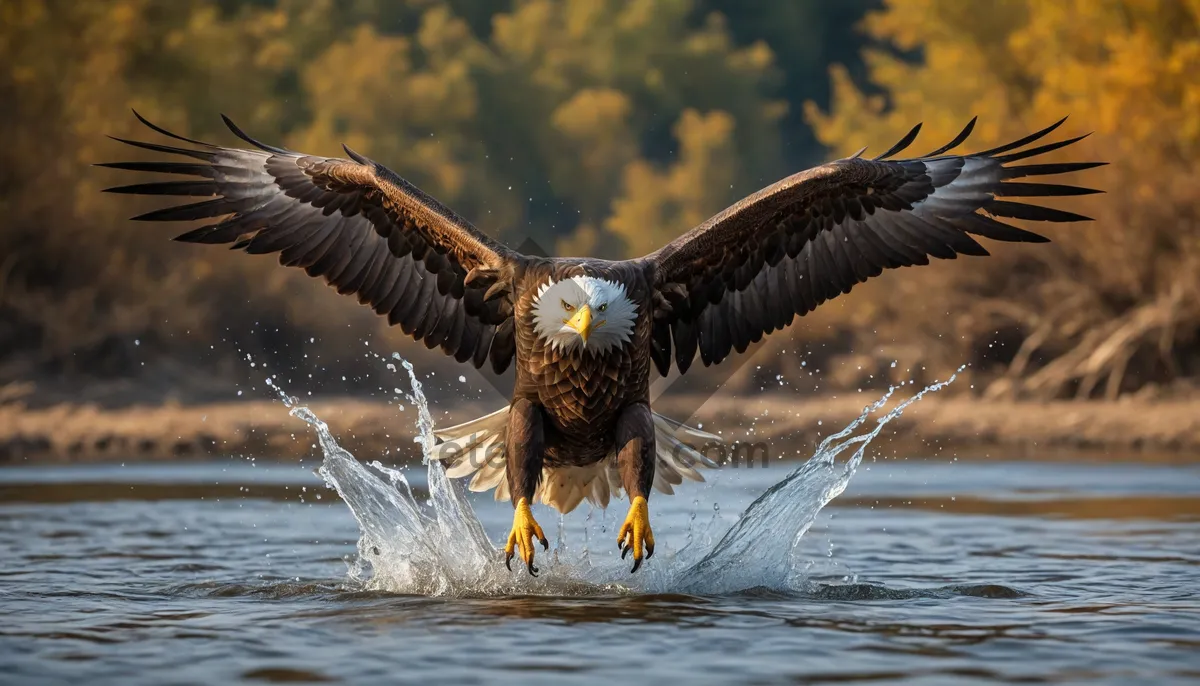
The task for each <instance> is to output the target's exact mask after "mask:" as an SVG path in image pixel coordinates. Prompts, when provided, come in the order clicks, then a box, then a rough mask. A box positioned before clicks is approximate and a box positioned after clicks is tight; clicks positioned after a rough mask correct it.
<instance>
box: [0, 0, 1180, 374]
mask: <svg viewBox="0 0 1200 686" xmlns="http://www.w3.org/2000/svg"><path fill="white" fill-rule="evenodd" d="M864 17H865V19H864ZM1198 22H1200V4H1198V3H1197V2H1195V0H1173V1H1172V0H1157V1H1155V0H1112V1H1108V2H1103V3H1094V2H1090V1H1089V0H1073V1H1070V2H1063V3H1043V2H1040V1H1039V0H989V1H988V2H981V3H961V2H956V1H954V0H890V1H888V2H886V3H884V2H882V0H847V1H844V2H837V3H834V2H771V1H769V0H504V1H499V2H495V1H493V2H483V1H482V0H207V1H206V0H189V1H181V2H163V1H162V0H102V1H96V2H86V3H83V2H75V1H73V0H10V1H9V2H5V3H4V4H3V5H0V65H3V66H0V101H3V102H5V103H9V104H8V106H6V107H3V108H0V127H2V129H3V130H4V131H5V132H7V134H8V135H7V136H6V137H5V138H6V145H5V146H4V148H3V149H2V150H0V156H2V157H3V159H2V160H0V216H3V217H4V219H3V231H2V233H0V383H3V382H4V381H8V380H13V379H23V378H33V379H41V380H42V382H43V385H45V384H48V383H59V384H67V385H68V386H71V387H74V386H78V385H88V384H94V382H96V381H97V380H98V379H126V380H127V379H129V378H131V377H139V376H140V377H142V379H143V382H142V383H143V385H144V384H145V383H149V382H148V381H146V380H147V379H152V378H153V379H162V383H163V384H164V385H165V386H168V387H171V388H180V387H182V386H183V385H185V384H187V383H200V382H199V381H197V379H198V378H199V379H226V378H230V377H237V376H239V375H244V374H245V373H246V370H245V366H246V364H245V362H244V361H243V360H242V359H241V357H242V356H244V355H247V354H249V355H252V356H259V358H260V359H261V358H264V357H265V358H269V359H270V360H271V362H272V364H273V366H274V367H275V368H277V369H278V368H281V367H282V368H285V369H292V370H297V371H300V370H303V371H304V372H305V374H307V373H313V374H314V380H315V381H314V383H316V382H320V384H321V387H322V388H324V389H325V390H330V391H335V392H336V391H340V390H349V389H352V388H353V387H354V386H353V382H354V379H355V377H356V375H365V374H367V373H368V371H369V370H370V369H373V363H372V362H371V361H370V360H369V359H366V358H362V359H360V358H359V354H358V353H357V352H347V351H353V350H359V349H361V347H362V342H363V341H367V342H368V343H370V344H372V345H375V344H378V345H377V346H376V347H386V348H387V349H389V350H400V351H403V352H404V353H405V354H409V353H411V354H413V355H414V356H416V355H417V353H416V350H415V348H417V347H419V346H417V345H416V344H413V343H411V342H407V341H403V336H402V334H400V333H399V332H398V331H388V330H386V327H384V326H382V323H381V322H380V321H377V320H376V319H375V318H373V317H372V316H371V315H370V313H369V312H368V311H366V310H365V309H363V308H358V307H355V306H354V305H353V303H352V302H350V301H347V300H345V299H343V298H340V297H338V296H336V294H334V293H333V292H332V291H330V290H329V289H326V288H324V287H323V286H322V285H321V284H319V283H313V282H312V280H310V279H308V278H307V277H305V276H304V275H303V274H302V273H300V272H298V271H297V270H284V269H280V268H278V267H277V266H275V264H274V262H273V260H272V259H271V258H261V257H260V258H248V257H245V256H243V255H240V254H238V255H231V254H228V253H227V252H225V251H220V250H216V249H203V248H197V247H195V246H179V245H176V244H173V243H171V242H169V241H167V240H165V239H166V238H167V237H168V235H169V234H165V233H164V232H165V231H170V229H166V228H163V227H156V226H152V225H151V226H147V225H137V224H131V223H129V222H127V221H125V219H126V218H127V217H128V216H131V215H132V214H133V213H135V212H137V211H139V210H142V209H145V208H141V207H132V206H131V203H130V199H129V198H125V197H121V198H114V197H112V196H105V195H103V194H101V193H99V192H98V191H99V190H100V189H102V188H104V187H106V186H110V185H116V184H117V183H121V182H124V181H127V180H128V176H126V177H121V176H119V173H118V172H113V173H110V172H109V171H108V170H102V169H97V168H93V167H90V166H89V165H90V163H93V162H100V161H112V160H114V159H118V158H125V157H127V156H129V155H130V152H129V151H128V149H122V148H123V146H120V145H119V144H116V143H114V142H112V141H110V140H108V139H107V138H105V135H115V136H121V137H135V138H145V137H146V135H147V132H146V131H145V130H144V129H142V128H141V127H140V125H138V124H137V123H136V121H134V119H133V117H132V116H131V115H130V114H129V112H128V108H130V107H134V108H136V109H137V110H138V111H139V112H141V113H143V114H144V115H146V116H147V117H149V118H150V119H151V120H152V121H155V122H156V123H159V124H161V125H163V126H165V127H166V128H168V129H171V130H175V131H178V132H180V133H183V134H186V135H189V136H192V137H196V138H201V139H207V140H212V141H214V142H224V143H229V142H230V141H231V136H230V135H229V134H228V133H227V132H225V131H224V130H223V128H222V127H221V125H220V120H219V118H218V117H217V116H216V113H217V112H225V113H226V114H229V115H230V116H231V117H232V118H233V119H234V120H235V121H237V122H238V123H239V124H240V125H241V126H242V127H243V128H244V129H246V130H247V131H248V132H250V133H251V134H252V135H255V136H256V137H258V138H260V139H263V140H266V141H268V142H272V143H278V144H283V145H285V146H287V147H290V148H293V149H298V150H303V151H305V152H311V153H314V154H326V155H340V154H341V152H340V144H341V143H343V142H345V143H347V144H348V145H350V146H351V147H353V148H355V149H357V150H360V151H362V152H363V153H364V154H367V155H369V156H371V157H372V158H374V159H377V160H379V161H381V162H383V163H385V164H387V165H388V166H389V167H391V168H393V169H394V170H396V171H397V172H398V173H400V174H401V175H402V176H404V177H406V178H407V179H409V180H410V181H412V182H413V183H415V184H417V185H418V186H420V187H422V188H423V189H425V190H426V191H428V192H430V193H431V194H433V195H434V196H435V197H437V198H439V199H440V200H442V201H443V202H444V203H446V204H447V205H449V206H451V207H454V208H455V209H456V210H458V211H459V212H460V213H461V214H463V215H464V216H466V217H468V218H469V219H471V220H472V221H473V222H474V223H475V224H476V225H478V226H479V227H480V228H482V229H484V230H485V231H489V232H492V233H493V234H494V235H497V236H499V237H500V238H501V239H503V240H505V241H506V242H508V243H510V244H511V245H514V246H515V247H521V246H525V247H528V246H529V245H531V244H529V243H527V241H532V242H533V243H532V244H533V245H537V246H541V248H542V249H544V250H546V251H549V252H554V253H558V254H593V255H599V256H605V257H622V256H628V255H635V254H642V253H645V252H648V251H650V250H652V249H654V248H655V247H657V246H659V245H661V244H662V243H664V242H666V241H667V240H669V239H671V238H673V237H674V236H676V235H678V233H680V232H681V231H683V230H686V229H687V228H689V227H691V226H692V225H694V224H697V223H699V222H701V221H703V220H704V219H705V218H706V217H708V216H709V215H711V214H712V213H714V212H716V211H718V210H720V209H721V208H723V207H725V206H726V205H728V204H729V203H730V202H732V201H734V200H736V199H737V198H739V197H741V196H743V195H745V194H747V193H749V192H752V191H754V190H756V189H757V188H759V187H761V186H763V185H766V184H767V183H770V182H772V181H774V180H775V179H777V178H780V177H782V176H784V175H786V174H788V173H791V172H794V171H796V170H799V169H801V168H804V167H806V166H810V165H812V164H815V163H817V162H819V161H821V160H822V159H824V158H826V157H827V156H828V151H831V152H834V153H838V154H844V153H845V152H847V151H849V150H850V148H854V147H859V146H861V145H862V144H867V143H870V144H872V145H874V146H876V147H879V146H884V145H887V144H890V143H891V142H892V141H893V140H894V139H895V138H897V137H898V136H899V135H900V134H901V133H903V131H902V129H906V128H907V127H908V126H910V125H911V123H913V122H916V121H921V120H924V121H925V122H926V129H925V130H926V134H925V135H926V136H928V137H929V139H933V138H938V139H948V138H949V137H950V136H951V135H953V133H955V132H957V129H958V128H960V127H961V125H962V123H963V122H965V120H966V119H968V118H969V117H970V116H972V115H974V114H980V115H982V116H981V120H980V126H979V127H978V128H977V134H976V135H977V136H978V138H977V139H976V140H975V141H973V143H974V144H975V145H976V146H983V145H986V144H989V143H994V142H997V141H999V139H1002V138H1005V137H1009V136H1012V135H1014V134H1017V133H1024V132H1026V130H1027V129H1029V128H1030V127H1035V126H1040V125H1044V124H1045V123H1048V122H1049V121H1053V120H1054V119H1057V118H1058V117H1059V116H1061V114H1062V113H1067V112H1072V113H1075V114H1076V116H1077V118H1078V119H1079V124H1078V126H1087V127H1089V128H1096V129H1097V130H1098V133H1099V135H1097V136H1095V137H1093V139H1089V142H1088V143H1087V145H1088V146H1090V147H1087V148H1084V149H1083V150H1076V151H1075V154H1076V155H1083V156H1086V157H1099V158H1102V159H1108V160H1112V161H1114V162H1115V163H1116V164H1114V165H1113V166H1112V167H1109V168H1106V169H1105V170H1103V171H1101V172H1092V173H1093V174H1094V176H1093V177H1091V178H1090V179H1089V181H1091V182H1093V183H1094V184H1096V185H1098V186H1100V187H1103V188H1107V189H1109V190H1110V194H1109V195H1108V196H1104V198H1103V199H1102V200H1101V201H1100V202H1099V203H1095V202H1089V204H1088V206H1087V208H1086V210H1085V213H1088V214H1093V215H1095V216H1097V217H1098V218H1099V219H1100V221H1099V222H1097V223H1096V224H1095V225H1094V226H1088V227H1078V226H1072V227H1068V228H1064V229H1063V230H1061V231H1059V232H1057V233H1056V234H1054V237H1055V238H1056V239H1058V242H1057V243H1056V247H1055V248H1054V249H1053V250H1046V249H1045V247H1044V246H1038V247H1037V249H1030V250H1024V249H1021V248H1019V247H1018V248H1004V249H1000V250H998V251H996V252H997V254H998V256H997V257H993V258H990V259H989V260H972V261H969V262H968V263H966V264H954V265H948V264H942V265H939V267H938V268H931V269H924V270H903V273H897V274H892V275H889V276H886V277H884V278H882V279H879V280H878V281H877V282H875V283H870V284H866V285H864V286H860V287H859V288H860V289H861V291H862V292H859V290H856V291H855V293H854V294H852V295H851V296H848V297H846V298H843V299H841V300H839V301H835V302H834V303H832V304H830V305H827V306H826V308H825V309H823V310H821V311H819V312H818V313H816V314H815V315H814V316H810V317H809V318H808V319H807V320H806V321H805V322H803V323H802V324H801V325H800V326H797V327H794V328H795V330H796V331H795V334H796V336H795V337H794V339H793V338H791V337H788V336H776V338H777V339H778V340H774V341H772V342H771V343H770V344H769V345H770V346H771V347H772V348H774V350H775V351H776V352H780V353H782V352H783V351H793V352H794V350H795V349H796V346H797V344H799V346H800V347H801V348H802V349H804V350H807V351H809V352H819V353H820V355H824V358H822V359H825V358H828V357H829V356H830V355H834V354H846V353H848V352H853V351H857V353H858V354H859V355H862V356H865V359H866V366H865V367H864V369H866V370H868V372H869V373H867V374H866V376H867V377H870V378H865V381H868V382H869V381H877V380H879V379H884V378H886V377H887V376H888V372H886V371H883V370H882V369H879V370H876V367H877V366H878V365H879V364H881V363H882V362H881V361H882V360H885V359H899V360H902V361H903V362H904V364H902V365H900V368H901V370H906V369H913V368H916V369H919V368H920V367H921V366H922V365H924V366H925V368H926V369H927V370H928V371H929V373H931V374H933V373H936V372H940V371H943V370H944V369H945V368H948V367H954V366H957V365H958V364H961V363H962V362H972V363H973V365H974V366H973V368H974V370H975V371H976V373H978V374H982V375H983V376H984V378H985V379H986V380H987V381H988V385H987V386H986V387H985V386H982V385H981V386H979V387H978V388H980V389H982V388H987V389H989V390H988V392H991V393H996V394H1034V395H1043V396H1047V395H1064V394H1071V393H1078V394H1082V395H1092V394H1093V391H1095V392H1097V393H1098V392H1102V391H1103V390H1104V389H1107V392H1109V393H1110V394H1111V393H1115V392H1117V391H1118V390H1121V389H1132V388H1137V387H1140V386H1141V385H1143V384H1144V383H1146V382H1150V381H1165V380H1168V379H1170V378H1174V377H1176V376H1179V375H1183V374H1195V373H1197V362H1196V352H1195V334H1196V331H1197V317H1200V314H1197V313H1196V302H1197V298H1196V294H1197V284H1196V277H1195V274H1196V271H1195V266H1194V264H1195V260H1196V258H1197V256H1198V255H1200V249H1198V248H1197V240H1198V239H1197V237H1198V235H1200V232H1198V231H1197V228H1196V225H1195V221H1196V208H1197V204H1196V201H1197V197H1196V193H1197V192H1198V191H1197V188H1200V185H1197V183H1196V181H1197V179H1196V171H1195V170H1194V169H1193V168H1192V167H1193V166H1194V165H1193V164H1192V160H1194V159H1195V153H1196V150H1195V148H1196V145H1197V141H1198V140H1200V108H1198V107H1197V105H1200V87H1198V86H1197V80H1196V79H1195V77H1194V74H1195V73H1197V67H1200V39H1198V38H1197V35H1198ZM830 65H839V66H837V67H835V68H834V69H833V71H832V79H831V78H830V69H829V67H830ZM149 135H151V136H153V134H149ZM938 142H939V143H940V142H942V141H941V140H939V141H938ZM825 146H828V147H825ZM806 324H807V325H806ZM352 346H353V347H352ZM760 355H762V356H763V358H764V359H766V360H767V362H766V363H765V364H764V365H759V366H758V367H759V368H758V369H756V370H755V372H753V373H751V372H747V373H746V374H744V375H743V376H742V378H741V380H742V382H743V383H753V382H754V377H755V375H756V374H761V375H765V374H768V373H772V375H773V373H774V372H776V371H792V372H794V371H796V369H797V368H796V366H795V365H798V364H799V362H798V360H797V356H796V355H795V354H778V355H774V356H772V355H770V354H769V351H768V352H767V353H760ZM427 359H428V363H429V364H432V365H436V364H444V361H442V360H440V359H438V358H435V357H429V358H427ZM830 364H832V362H830ZM827 366H828V365H827ZM842 366H847V365H842ZM852 366H853V367H854V368H855V369H857V368H858V367H863V366H864V365H863V364H854V365H852ZM810 369H811V367H810ZM872 370H875V371H872ZM196 372H201V373H200V374H197V373H196ZM875 372H878V373H875ZM343 374H346V375H348V377H349V379H350V381H347V382H346V383H345V384H341V382H340V380H341V379H342V375H343ZM851 376H853V375H851ZM841 382H842V383H844V384H850V385H857V384H860V383H863V382H864V379H855V378H845V379H842V380H841ZM222 388H224V389H226V390H225V392H227V388H228V386H227V385H226V386H223V387H222ZM1097 389H1099V390H1097Z"/></svg>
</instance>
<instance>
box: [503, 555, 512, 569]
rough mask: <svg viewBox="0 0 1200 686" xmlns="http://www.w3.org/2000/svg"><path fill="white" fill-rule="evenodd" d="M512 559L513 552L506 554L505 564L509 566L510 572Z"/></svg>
mask: <svg viewBox="0 0 1200 686" xmlns="http://www.w3.org/2000/svg"><path fill="white" fill-rule="evenodd" d="M512 559H513V554H512V553H509V554H507V555H505V556H504V566H505V567H508V571H510V572H511V571H512Z"/></svg>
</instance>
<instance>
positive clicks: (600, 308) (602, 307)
mask: <svg viewBox="0 0 1200 686" xmlns="http://www.w3.org/2000/svg"><path fill="white" fill-rule="evenodd" d="M596 309H597V310H599V311H601V312H603V311H605V310H607V309H608V303H601V304H600V307H597V308H596Z"/></svg>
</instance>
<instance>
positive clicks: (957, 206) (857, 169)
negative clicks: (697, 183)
mask: <svg viewBox="0 0 1200 686" xmlns="http://www.w3.org/2000/svg"><path fill="white" fill-rule="evenodd" d="M1063 121H1065V119H1064V120H1060V121H1058V122H1055V123H1054V124H1052V125H1050V126H1048V127H1046V128H1044V129H1041V130H1039V131H1036V132H1034V133H1032V134H1030V135H1028V136H1025V137H1023V138H1020V139H1018V140H1015V141H1013V142H1011V143H1008V144H1005V145H1001V146H998V147H995V148H992V149H991V150H988V151H985V152H981V153H975V154H970V155H947V154H946V153H948V152H949V151H950V150H953V149H955V148H957V147H958V146H960V145H961V144H962V143H964V142H965V141H966V140H967V138H968V137H969V136H970V134H971V132H972V130H973V129H974V127H975V122H976V120H975V119H972V120H971V121H970V122H968V123H967V125H966V126H965V127H964V128H963V130H962V131H961V132H960V133H959V134H958V135H957V136H955V137H954V138H953V139H952V140H951V141H950V142H948V143H946V144H945V145H943V146H941V147H939V148H937V149H935V150H934V151H933V152H931V153H930V154H928V155H925V156H923V157H918V158H913V159H899V160H896V159H891V158H892V157H893V156H894V155H896V154H897V153H900V152H901V151H903V150H905V149H907V148H908V147H909V146H910V145H911V144H912V143H913V141H914V140H915V139H916V136H917V133H918V131H919V130H920V127H919V126H917V127H914V128H913V129H912V130H910V131H909V132H908V133H907V134H906V135H905V136H904V137H903V138H901V139H900V141H898V142H897V143H896V144H895V145H894V146H892V147H891V148H889V149H888V150H887V151H886V152H884V153H883V154H882V155H880V156H878V157H876V158H875V159H873V160H868V159H863V158H862V157H861V156H860V155H855V156H854V157H851V158H846V159H841V160H836V161H834V162H830V163H828V164H824V165H821V166H819V167H815V168H813V169H810V170H808V171H805V172H801V173H799V174H795V175H793V176H790V177H788V178H786V179H783V180H781V181H779V182H777V183H775V184H772V185H771V186H768V187H766V188H764V189H762V190H760V191H758V192H757V193H754V194H752V195H750V196H748V197H746V198H744V199H742V200H741V201H739V202H737V203H736V204H734V205H732V206H731V207H729V208H727V209H725V210H723V211H722V212H720V213H718V214H717V215H715V216H713V217H712V218H710V219H709V220H708V221H706V222H704V223H703V224H701V225H700V226H698V227H696V228H695V229H692V230H691V231H689V232H688V233H686V234H684V235H683V236H680V237H679V238H677V239H676V240H674V241H672V242H671V243H669V244H668V245H666V246H664V247H663V248H662V249H660V250H658V251H656V252H654V253H652V254H650V255H648V256H646V257H645V258H643V259H644V260H648V261H651V262H653V264H654V267H655V269H656V289H657V291H658V292H657V293H656V296H655V302H660V301H665V300H667V299H668V298H666V295H667V294H674V293H677V294H678V295H677V297H676V298H675V301H674V302H671V305H670V307H669V308H663V309H662V310H661V311H656V312H655V313H654V316H655V318H656V322H660V324H659V325H660V326H667V325H669V326H670V330H671V342H672V343H673V344H674V350H675V355H674V361H675V365H676V367H678V369H679V370H680V371H681V372H682V371H686V370H687V369H688V368H689V367H690V365H691V362H692V360H693V358H694V357H695V355H696V354H697V353H699V355H700V359H701V361H702V362H703V363H704V364H705V365H710V364H716V363H718V362H720V361H721V360H723V359H725V357H726V356H727V355H728V354H729V352H730V351H731V350H738V351H743V350H745V349H746V347H747V346H748V345H750V344H751V343H753V342H755V341H758V340H760V339H761V338H762V336H764V335H765V334H768V333H770V332H771V331H774V330H777V329H780V328H782V327H784V326H786V325H787V324H788V323H790V322H791V321H792V318H793V317H794V316H795V315H804V314H806V313H808V312H811V311H812V310H813V309H815V308H817V307H819V306H820V305H821V304H822V303H823V302H825V301H827V300H831V299H833V298H835V297H837V296H838V295H839V294H841V293H849V292H850V290H851V289H852V288H853V287H854V286H855V285H857V284H859V283H862V282H864V281H866V280H868V279H870V278H872V277H875V276H878V275H879V274H881V273H882V272H883V271H884V270H885V269H894V268H899V267H906V266H911V265H924V264H928V263H929V261H930V258H931V257H935V258H939V259H954V258H956V257H958V256H959V255H972V256H986V255H987V254H988V251H987V249H986V248H984V246H983V245H981V244H980V243H979V242H978V241H977V240H975V238H974V237H973V236H982V237H984V238H989V239H992V240H998V241H1008V242H1024V243H1039V242H1045V241H1046V240H1047V239H1046V238H1045V237H1043V236H1040V235H1038V234H1036V233H1034V232H1032V231H1028V230H1026V229H1022V228H1018V227H1016V226H1012V225H1010V224H1008V223H1007V222H1005V221H1003V220H1005V219H1012V220H1020V221H1031V222H1075V221H1087V220H1088V217H1085V216H1083V215H1081V214H1076V213H1074V212H1069V211H1066V210H1061V209H1057V208H1050V207H1043V206H1040V205H1033V204H1029V203H1026V202H1023V201H1017V200H1012V198H1043V197H1048V198H1060V197H1070V196H1082V195H1089V194H1092V193H1096V192H1098V191H1096V190H1093V189H1091V188H1086V187H1083V186H1077V185H1066V184H1052V183H1040V182H1037V181H1036V180H1035V181H1033V182H1025V181H1021V182H1014V181H1013V179H1025V178H1030V177H1038V176H1049V175H1056V174H1068V173H1074V172H1078V171H1083V170H1086V169H1091V168H1094V167H1098V166H1101V165H1102V164H1104V163H1103V162H1055V163H1044V164H1026V165H1016V166H1006V165H1008V164H1009V163H1011V162H1016V161H1018V160H1023V159H1028V158H1030V157H1036V156H1039V155H1044V154H1047V153H1051V152H1054V151H1057V150H1060V149H1062V148H1064V147H1067V146H1069V145H1071V144H1073V143H1076V142H1078V141H1079V140H1081V139H1082V138H1083V136H1079V137H1075V138H1069V139H1066V140H1062V141H1057V142H1052V143H1040V144H1038V145H1037V146H1035V147H1026V146H1029V145H1031V144H1033V143H1038V142H1039V141H1041V140H1042V139H1043V138H1045V137H1046V136H1047V135H1049V134H1050V133H1052V132H1053V131H1055V130H1056V129H1057V128H1058V127H1060V126H1061V125H1062V124H1063ZM1002 198H1003V199H1002ZM659 296H662V297H659Z"/></svg>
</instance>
